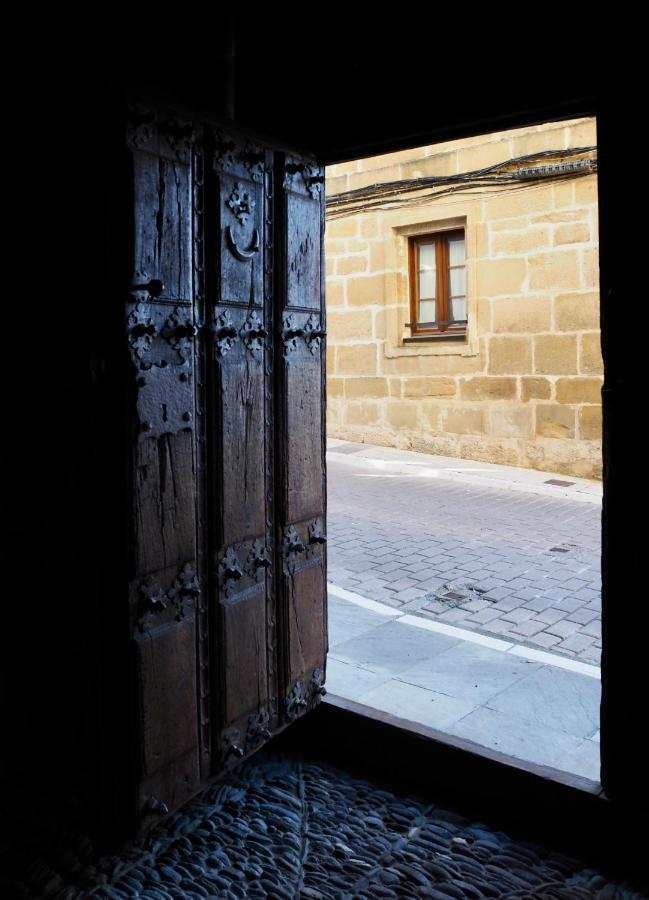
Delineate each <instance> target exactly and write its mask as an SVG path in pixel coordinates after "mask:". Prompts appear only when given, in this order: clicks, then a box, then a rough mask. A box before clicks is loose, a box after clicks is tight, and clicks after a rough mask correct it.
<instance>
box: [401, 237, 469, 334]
mask: <svg viewBox="0 0 649 900" xmlns="http://www.w3.org/2000/svg"><path fill="white" fill-rule="evenodd" d="M408 260H409V276H410V316H411V320H410V323H409V325H408V327H409V328H410V333H411V337H410V338H406V339H405V340H406V343H408V342H414V341H422V340H439V339H446V340H458V339H462V338H463V337H465V336H466V324H467V315H466V310H467V306H466V266H465V260H466V253H465V246H464V229H463V228H459V229H455V230H453V231H439V232H437V233H435V234H422V235H416V236H412V237H410V238H408Z"/></svg>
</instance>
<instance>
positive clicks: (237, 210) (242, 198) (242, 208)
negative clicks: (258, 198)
mask: <svg viewBox="0 0 649 900" xmlns="http://www.w3.org/2000/svg"><path fill="white" fill-rule="evenodd" d="M225 205H226V206H227V207H228V209H229V210H230V211H231V212H232V215H233V216H234V217H235V219H236V220H237V221H238V222H239V224H240V225H245V224H246V223H247V221H248V218H249V217H250V216H251V215H252V214H253V212H254V211H255V206H256V205H257V204H256V203H255V198H254V197H253V196H252V195H251V194H250V193H249V192H248V191H246V190H244V188H242V187H241V183H240V182H239V181H235V183H234V187H233V188H232V192H231V194H230V196H229V197H228V199H227V200H226V201H225Z"/></svg>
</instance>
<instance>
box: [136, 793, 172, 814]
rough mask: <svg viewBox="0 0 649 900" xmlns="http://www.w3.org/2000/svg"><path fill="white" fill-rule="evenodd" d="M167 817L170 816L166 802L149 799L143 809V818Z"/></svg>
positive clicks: (153, 798) (154, 798)
mask: <svg viewBox="0 0 649 900" xmlns="http://www.w3.org/2000/svg"><path fill="white" fill-rule="evenodd" d="M151 814H153V815H156V816H166V815H168V814H169V806H168V805H167V804H166V803H165V801H164V800H158V798H157V797H148V798H147V800H146V803H145V804H144V807H143V809H142V815H143V816H149V815H151Z"/></svg>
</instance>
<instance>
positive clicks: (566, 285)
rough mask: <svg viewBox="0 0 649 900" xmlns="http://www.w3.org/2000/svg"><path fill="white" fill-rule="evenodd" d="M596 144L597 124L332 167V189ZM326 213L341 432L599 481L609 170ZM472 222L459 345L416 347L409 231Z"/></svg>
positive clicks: (332, 412) (332, 417) (331, 384)
mask: <svg viewBox="0 0 649 900" xmlns="http://www.w3.org/2000/svg"><path fill="white" fill-rule="evenodd" d="M595 143H596V129H595V120H594V119H580V120H573V121H571V122H560V123H551V124H548V125H543V126H534V127H529V128H525V129H518V130H515V131H509V132H502V133H497V134H490V135H483V136H479V137H474V138H469V139H466V140H462V141H451V142H448V143H445V144H437V145H433V146H428V147H423V148H419V149H417V150H410V151H404V152H401V153H396V154H390V155H387V156H381V157H374V158H371V159H366V160H360V161H356V162H350V163H344V164H342V165H337V166H332V167H330V168H329V169H328V170H327V185H326V187H327V196H328V197H331V196H332V195H334V194H336V193H339V192H340V191H346V190H351V189H353V188H356V187H362V186H367V185H369V184H374V183H377V182H382V181H391V180H397V179H403V178H413V177H419V176H421V175H441V174H456V173H459V172H468V171H473V170H475V169H479V168H482V167H485V166H489V165H492V164H494V163H497V162H502V161H505V160H508V159H511V158H513V157H518V156H522V155H525V154H530V153H536V152H539V151H543V150H550V149H565V148H569V147H583V146H591V145H594V144H595ZM404 200H405V202H406V205H404V206H402V207H400V208H388V209H384V210H379V211H365V212H361V213H357V214H355V215H353V216H351V217H347V218H339V219H333V220H329V221H328V223H327V230H326V243H325V249H326V257H327V308H328V381H327V384H328V407H327V410H328V412H327V415H328V433H329V434H330V435H331V436H334V437H338V438H346V439H349V440H354V441H366V442H369V443H375V444H383V445H389V446H396V447H402V448H412V449H416V450H422V451H426V452H430V453H438V454H443V455H447V456H457V457H463V458H467V459H476V460H485V461H488V462H496V463H504V464H507V465H518V466H528V467H532V468H538V469H543V470H546V471H552V472H559V473H565V474H570V475H580V476H585V477H593V478H597V477H601V384H602V359H601V354H600V333H599V295H598V284H599V270H598V244H597V176H596V175H594V174H591V175H586V176H581V177H575V178H570V179H567V180H556V181H554V182H543V183H542V184H535V185H530V186H527V185H525V186H523V187H519V186H515V187H513V186H511V185H509V184H508V185H505V186H504V187H500V186H499V187H498V188H497V189H496V190H493V189H491V188H490V189H489V192H487V191H486V190H481V191H480V192H479V193H472V194H466V193H458V194H455V195H451V197H450V198H449V197H444V198H440V199H435V200H432V201H427V202H426V203H424V204H421V205H418V204H413V203H412V202H409V201H407V199H406V198H404ZM456 224H461V225H462V226H464V227H465V234H466V252H467V280H468V289H467V293H468V313H467V319H468V325H467V336H466V339H465V340H463V341H461V342H459V343H458V342H451V341H436V342H430V343H425V344H418V345H412V344H406V343H404V338H407V337H409V336H410V331H409V329H408V328H406V323H408V322H409V321H410V307H409V288H408V266H407V239H408V236H409V235H412V234H417V233H425V232H427V231H434V230H435V229H436V228H439V227H452V226H454V225H456Z"/></svg>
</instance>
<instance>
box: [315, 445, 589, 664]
mask: <svg viewBox="0 0 649 900" xmlns="http://www.w3.org/2000/svg"><path fill="white" fill-rule="evenodd" d="M327 459H328V486H329V488H328V490H329V493H328V505H329V511H328V536H329V543H328V557H329V563H328V565H329V579H330V581H332V582H333V583H335V584H336V585H339V586H340V587H343V588H348V589H349V590H351V591H354V592H356V593H358V594H361V595H363V596H365V597H369V598H371V599H373V600H376V601H378V602H381V603H384V604H387V605H389V606H391V607H393V608H395V609H400V610H403V611H408V612H409V613H411V614H413V615H417V616H421V617H424V618H428V619H434V620H438V621H443V622H448V623H450V624H453V625H458V626H460V627H462V628H464V629H470V630H475V631H477V632H480V633H483V634H491V635H495V636H497V637H499V638H502V639H505V640H510V641H514V642H516V643H520V642H523V643H525V644H527V645H529V646H531V647H538V648H539V649H543V650H551V651H552V652H553V653H557V654H561V655H562V656H565V657H567V658H573V659H578V660H581V661H583V662H585V663H591V664H598V663H599V657H600V651H601V622H600V619H601V598H600V592H601V573H600V532H601V485H600V484H599V483H597V482H592V481H588V480H586V479H578V478H572V477H571V478H570V479H568V478H561V477H559V480H560V481H570V482H571V485H570V486H568V487H566V486H561V485H559V486H556V485H549V484H547V483H546V482H547V481H552V480H555V479H556V478H557V476H556V474H554V475H553V473H544V472H538V471H535V470H527V469H519V468H513V467H507V466H494V465H490V464H488V463H474V462H470V461H467V460H457V459H449V458H445V457H437V456H431V455H428V454H422V453H414V452H410V451H401V450H395V449H394V448H387V447H372V446H371V445H366V444H350V443H347V442H344V441H331V442H330V448H329V453H328V455H327Z"/></svg>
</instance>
